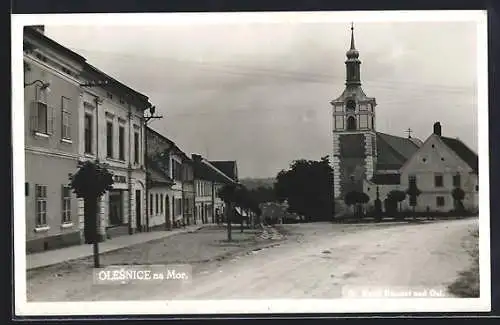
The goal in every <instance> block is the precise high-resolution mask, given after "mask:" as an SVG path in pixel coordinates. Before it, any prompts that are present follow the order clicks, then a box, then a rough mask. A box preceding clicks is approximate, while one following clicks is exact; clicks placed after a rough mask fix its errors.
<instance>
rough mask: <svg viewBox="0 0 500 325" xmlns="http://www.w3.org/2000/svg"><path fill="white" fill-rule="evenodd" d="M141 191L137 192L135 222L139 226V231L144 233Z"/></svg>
mask: <svg viewBox="0 0 500 325" xmlns="http://www.w3.org/2000/svg"><path fill="white" fill-rule="evenodd" d="M141 211H142V209H141V191H140V190H136V191H135V220H136V221H135V222H136V225H137V231H142V222H141V221H142V213H141Z"/></svg>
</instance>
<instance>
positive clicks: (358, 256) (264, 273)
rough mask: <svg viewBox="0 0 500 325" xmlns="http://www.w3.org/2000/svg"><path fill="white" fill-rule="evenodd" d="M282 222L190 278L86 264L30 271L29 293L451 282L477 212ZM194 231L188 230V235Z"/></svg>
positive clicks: (207, 294) (225, 293)
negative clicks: (128, 280) (132, 280)
mask: <svg viewBox="0 0 500 325" xmlns="http://www.w3.org/2000/svg"><path fill="white" fill-rule="evenodd" d="M278 227H282V230H283V231H284V232H285V233H286V236H287V239H286V240H285V241H277V242H276V244H275V245H272V246H273V247H268V248H263V249H255V250H247V251H243V250H239V251H237V252H235V253H234V254H233V255H231V256H230V257H228V258H226V259H218V260H217V259H215V260H211V261H206V262H205V263H197V265H196V267H195V268H194V269H193V270H194V271H193V272H194V273H193V277H192V280H191V282H190V283H185V284H182V283H179V282H178V283H173V282H172V281H170V282H169V281H165V282H164V283H163V282H162V283H160V284H158V283H157V284H155V285H150V284H139V285H106V286H97V285H92V278H91V277H89V276H88V274H89V271H88V269H85V270H78V269H77V268H76V269H75V272H74V273H75V274H72V275H68V276H66V277H65V276H64V275H63V276H61V277H60V279H59V280H57V279H56V280H54V281H51V282H50V283H47V282H44V281H41V280H40V278H39V277H38V276H36V275H34V276H32V277H31V278H28V285H29V288H30V289H29V291H30V294H29V296H31V299H32V300H37V301H48V300H51V301H63V300H64V301H68V300H72V301H75V300H77V301H82V300H84V301H98V300H162V299H274V298H324V299H325V298H340V296H341V292H342V287H343V286H349V285H351V286H359V287H363V286H367V287H368V286H378V287H388V288H390V287H401V286H406V287H419V288H421V287H426V288H429V289H438V288H446V286H447V285H449V284H450V283H452V282H453V281H454V280H455V279H456V278H457V277H458V273H459V272H460V271H463V270H465V269H467V268H469V266H470V258H469V255H468V253H467V250H466V248H465V247H464V245H467V243H466V240H467V238H468V235H469V232H470V231H472V230H473V229H474V228H475V227H477V219H464V220H452V221H438V222H432V223H421V224H367V225H339V224H330V223H312V224H296V225H283V226H278ZM235 233H236V231H235ZM196 235H197V234H196V233H193V234H190V236H191V237H190V238H191V239H190V240H191V241H193V240H194V239H195V238H196ZM180 238H181V236H179V237H178V239H176V240H180ZM184 238H185V239H186V240H188V239H189V237H188V236H187V235H186V236H184ZM176 262H180V261H179V260H176ZM124 264H125V263H124ZM77 273H79V274H80V275H78V274H77ZM82 274H86V277H85V276H83V277H82ZM62 288H64V290H63V289H62ZM82 292H83V293H82Z"/></svg>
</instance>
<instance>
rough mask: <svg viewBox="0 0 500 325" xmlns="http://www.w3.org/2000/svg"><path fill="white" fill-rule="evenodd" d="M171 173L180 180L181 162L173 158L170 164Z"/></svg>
mask: <svg viewBox="0 0 500 325" xmlns="http://www.w3.org/2000/svg"><path fill="white" fill-rule="evenodd" d="M172 174H173V178H174V179H175V180H176V181H182V164H180V163H179V162H177V161H176V160H174V161H173V164H172Z"/></svg>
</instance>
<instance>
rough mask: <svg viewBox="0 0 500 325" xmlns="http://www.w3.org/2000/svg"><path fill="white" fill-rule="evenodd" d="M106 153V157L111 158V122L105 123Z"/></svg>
mask: <svg viewBox="0 0 500 325" xmlns="http://www.w3.org/2000/svg"><path fill="white" fill-rule="evenodd" d="M106 149H107V150H106V151H107V157H108V158H113V122H110V121H108V122H106Z"/></svg>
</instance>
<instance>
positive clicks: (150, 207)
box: [149, 194, 153, 215]
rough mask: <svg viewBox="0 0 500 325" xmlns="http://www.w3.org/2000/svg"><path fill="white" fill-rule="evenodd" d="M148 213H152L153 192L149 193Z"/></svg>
mask: <svg viewBox="0 0 500 325" xmlns="http://www.w3.org/2000/svg"><path fill="white" fill-rule="evenodd" d="M149 215H153V194H150V195H149Z"/></svg>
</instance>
